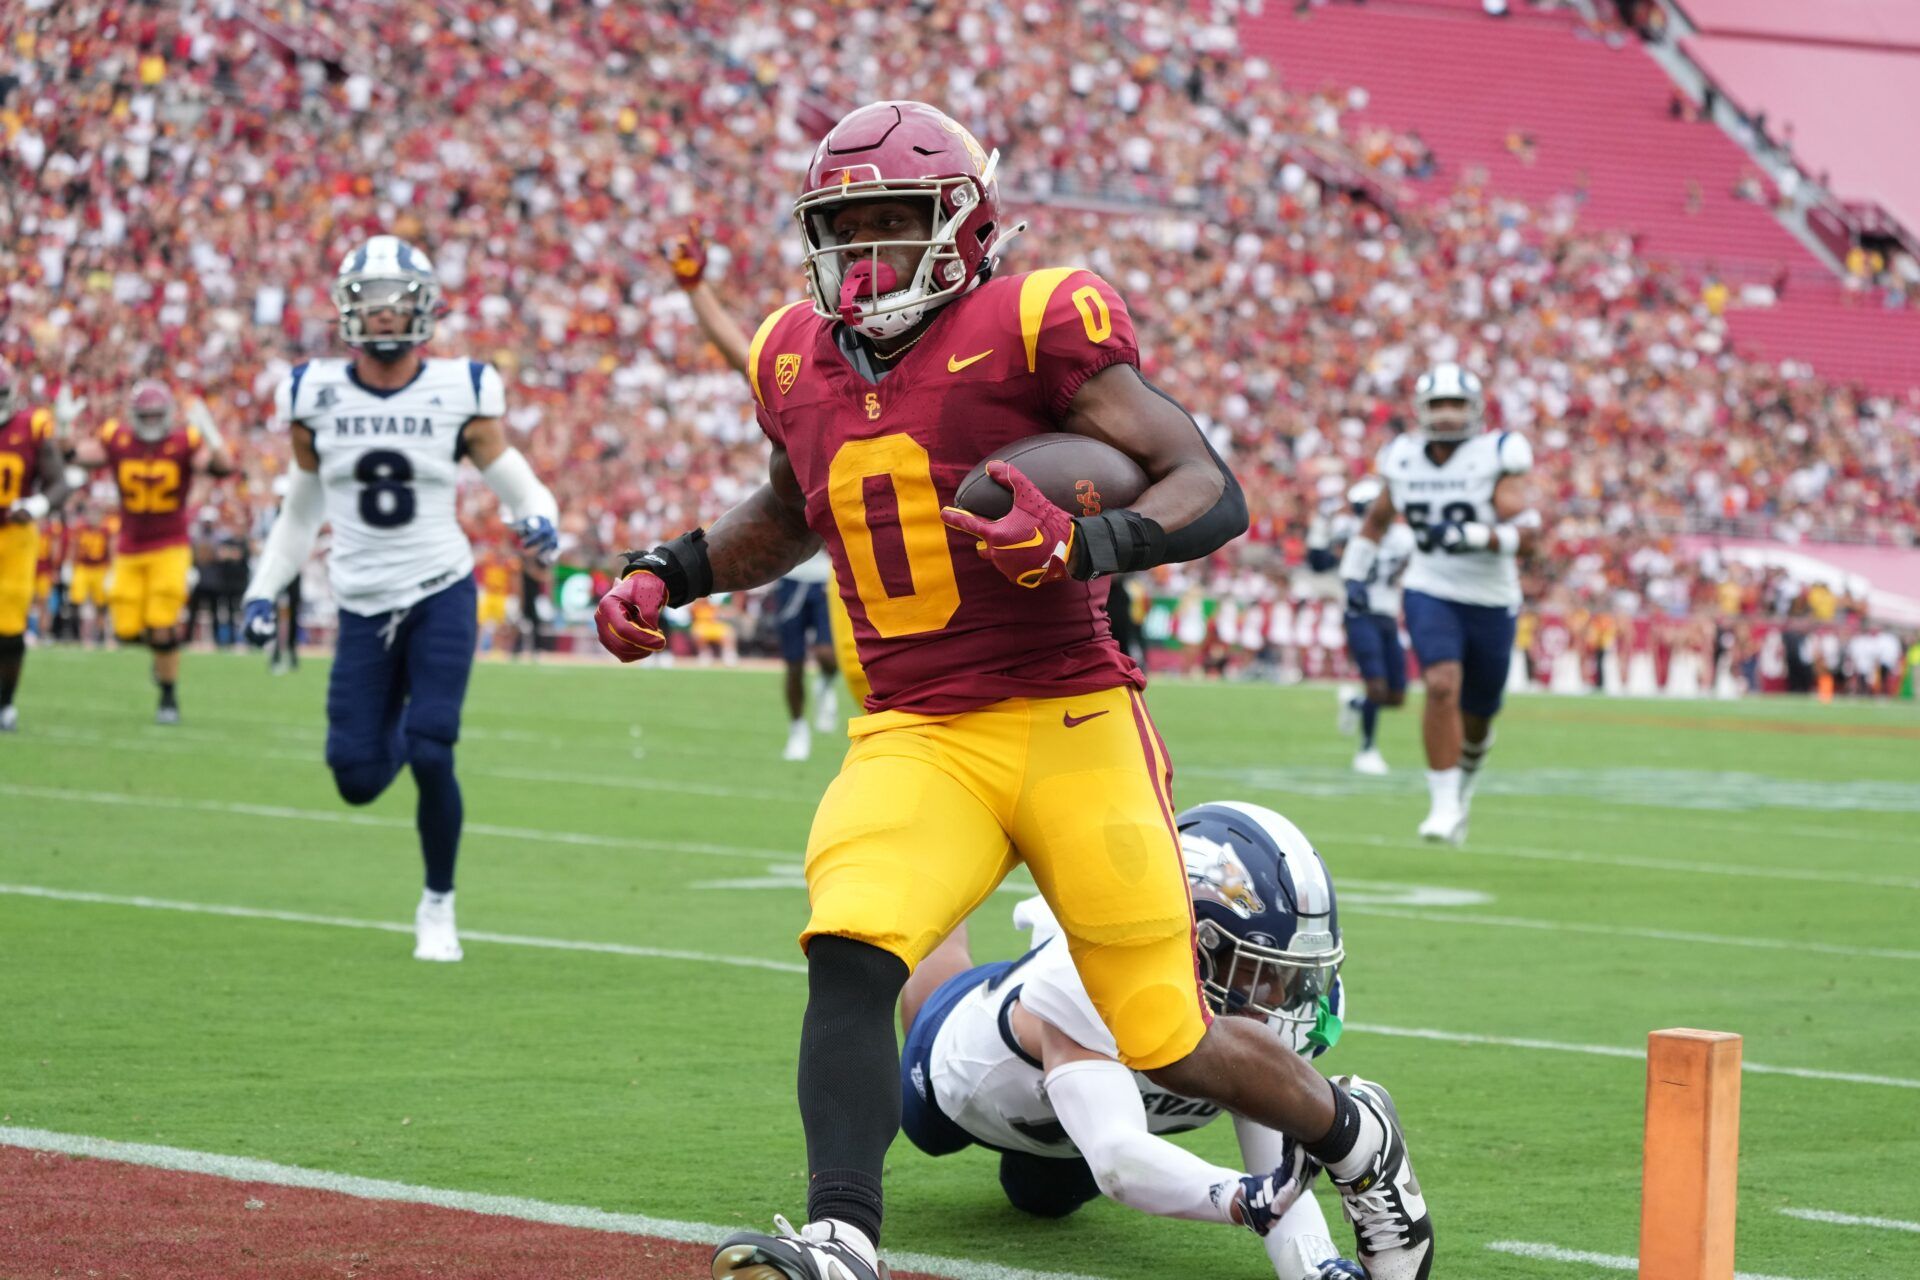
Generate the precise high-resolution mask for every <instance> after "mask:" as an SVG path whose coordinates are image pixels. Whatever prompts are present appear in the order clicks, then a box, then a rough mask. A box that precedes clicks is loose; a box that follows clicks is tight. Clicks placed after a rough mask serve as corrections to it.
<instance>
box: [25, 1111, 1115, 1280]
mask: <svg viewBox="0 0 1920 1280" xmlns="http://www.w3.org/2000/svg"><path fill="white" fill-rule="evenodd" d="M0 1146H9V1147H23V1148H25V1149H27V1150H29V1151H54V1152H58V1153H60V1154H62V1155H69V1156H84V1157H87V1158H89V1159H94V1160H117V1161H119V1162H121V1163H122V1164H138V1165H145V1166H147V1167H148V1168H151V1169H170V1170H173V1171H174V1172H176V1173H199V1174H206V1175H209V1176H211V1177H215V1178H229V1179H232V1180H233V1181H235V1182H265V1183H270V1184H272V1185H273V1186H277V1187H300V1188H304V1189H306V1190H311V1191H331V1192H333V1193H334V1194H336V1195H344V1196H352V1197H354V1198H355V1199H358V1200H397V1201H400V1202H402V1203H406V1204H427V1205H433V1206H435V1207H436V1208H440V1209H462V1210H465V1211H466V1212H468V1213H484V1214H488V1215H490V1216H492V1217H496V1218H518V1219H520V1220H522V1221H524V1222H543V1223H547V1224H549V1225H552V1226H556V1227H582V1228H585V1229H586V1230H589V1231H612V1232H618V1233H619V1234H621V1235H635V1236H655V1237H658V1238H660V1239H665V1240H678V1241H681V1242H683V1243H686V1244H718V1243H720V1241H722V1240H724V1239H726V1238H727V1237H728V1236H730V1235H732V1234H733V1233H734V1232H735V1231H738V1230H739V1229H740V1228H738V1227H722V1226H716V1225H714V1224H713V1223H710V1222H680V1221H676V1220H675V1219H672V1218H649V1217H646V1216H645V1215H643V1214H638V1213H611V1212H609V1211H607V1210H605V1209H591V1208H588V1207H586V1206H585V1205H571V1204H554V1203H552V1202H551V1201H547V1200H528V1199H523V1198H522V1197H520V1196H501V1195H489V1194H487V1193H485V1192H481V1191H449V1190H445V1189H442V1188H440V1187H421V1186H414V1185H411V1184H409V1183H405V1182H388V1181H386V1180H385V1179H382V1178H361V1177H356V1176H354V1175H353V1174H348V1173H329V1172H327V1171H326V1170H324V1169H302V1168H300V1167H299V1166H298V1165H290V1164H276V1163H274V1162H273V1161H271V1160H256V1159H253V1158H251V1157H248V1156H223V1155H216V1154H214V1153H213V1152H208V1151H189V1150H186V1149H184V1148H181V1147H162V1146H155V1145H151V1144H148V1143H144V1142H113V1141H110V1140H108V1139H106V1138H90V1137H87V1136H85V1135H83V1134H72V1133H51V1132H49V1131H47V1130H45V1129H16V1128H12V1127H9V1126H0ZM887 1260H888V1262H889V1263H890V1264H891V1265H893V1266H895V1267H898V1268H900V1269H902V1270H906V1271H922V1272H927V1273H929V1274H931V1275H936V1276H951V1277H952V1278H953V1280H1094V1278H1093V1277H1090V1276H1083V1275H1079V1274H1076V1273H1074V1272H1065V1271H1028V1270H1026V1269H1025V1268H1023V1267H1008V1266H1002V1265H1001V1264H1000V1263H997V1262H976V1261H974V1260H972V1259H970V1258H940V1257H934V1256H932V1255H930V1254H924V1253H893V1252H891V1251H889V1256H888V1259H887Z"/></svg>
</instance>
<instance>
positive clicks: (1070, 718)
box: [1060, 711, 1107, 729]
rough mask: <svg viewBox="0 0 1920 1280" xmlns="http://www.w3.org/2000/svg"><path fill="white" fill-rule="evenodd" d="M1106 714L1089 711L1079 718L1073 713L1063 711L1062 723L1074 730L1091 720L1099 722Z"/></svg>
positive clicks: (1061, 715) (1061, 714)
mask: <svg viewBox="0 0 1920 1280" xmlns="http://www.w3.org/2000/svg"><path fill="white" fill-rule="evenodd" d="M1105 714H1107V713H1106V712H1104V711H1089V712H1088V713H1087V714H1086V715H1084V716H1077V715H1075V714H1073V712H1071V711H1062V712H1061V713H1060V723H1061V724H1063V725H1065V726H1067V728H1069V729H1072V728H1075V727H1076V726H1078V725H1083V724H1085V723H1086V722H1087V721H1089V720H1098V719H1099V718H1100V717H1101V716H1103V715H1105Z"/></svg>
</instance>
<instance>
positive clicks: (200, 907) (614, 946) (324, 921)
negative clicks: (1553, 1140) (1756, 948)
mask: <svg viewBox="0 0 1920 1280" xmlns="http://www.w3.org/2000/svg"><path fill="white" fill-rule="evenodd" d="M0 895H13V896H16V897H26V898H42V899H48V900H51V901H54V902H79V903H92V904H95V905H102V906H114V907H139V908H145V909H148V910H154V911H186V912H196V913H199V914H203V915H214V916H232V917H237V918H239V919H249V920H280V921H285V922H288V923H292V924H318V925H331V926H333V927H336V928H343V929H374V930H379V931H381V932H385V933H410V932H411V931H412V929H413V926H412V925H407V924H396V923H389V922H386V921H378V920H355V919H350V918H347V917H344V916H322V915H310V914H307V913H305V912H299V911H275V910H269V909H267V908H264V907H238V906H225V905H221V904H218V903H203V902H179V901H175V900H173V899H168V898H148V897H140V896H136V895H123V894H111V893H89V892H85V891H82V890H78V889H52V888H47V887H45V886H43V885H30V884H0ZM460 936H461V938H462V939H463V940H465V941H469V942H493V943H499V944H501V945H504V946H514V947H543V948H547V949H550V950H556V951H590V952H598V953H601V954H605V955H616V956H634V957H637V958H640V959H651V960H690V961H696V962H699V963H702V964H731V965H738V966H741V967H744V968H753V969H768V970H772V971H773V972H775V973H796V974H797V973H805V972H806V966H805V965H802V964H799V963H797V962H792V961H786V960H762V959H758V958H754V957H748V956H723V955H709V954H707V953H705V952H700V951H673V950H667V949H664V948H659V947H635V946H628V945H626V944H625V943H618V942H575V941H572V940H570V939H566V938H539V937H532V936H529V935H526V934H517V933H476V932H470V931H468V930H465V929H463V930H461V932H460ZM1347 1025H1348V1027H1349V1028H1351V1029H1352V1030H1354V1031H1358V1032H1363V1033H1365V1034H1368V1035H1376V1036H1394V1037H1399V1038H1402V1039H1411V1040H1438V1041H1442V1042H1444V1043H1448V1044H1473V1045H1492V1046H1495V1047H1498V1048H1505V1049H1533V1050H1539V1051H1543V1052H1548V1053H1579V1054H1586V1055H1587V1056H1589V1057H1599V1058H1632V1059H1641V1058H1644V1057H1645V1056H1646V1054H1645V1051H1644V1050H1641V1049H1630V1048H1623V1047H1620V1046H1616V1045H1604V1044H1573V1043H1569V1042H1567V1041H1564V1040H1538V1039H1532V1038H1529V1037H1525V1036H1491V1035H1476V1034H1474V1033H1472V1032H1465V1031H1438V1030H1434V1029H1431V1028H1426V1027H1392V1026H1385V1025H1382V1024H1379V1023H1371V1022H1351V1023H1348V1024H1347ZM1741 1067H1742V1068H1743V1069H1744V1070H1746V1071H1749V1072H1751V1073H1753V1074H1754V1075H1776V1076H1794V1077H1796V1078H1798V1079H1802V1080H1829V1081H1833V1082H1836V1083H1839V1084H1867V1085H1881V1086H1885V1087H1888V1088H1894V1089H1920V1080H1907V1079H1902V1078H1901V1077H1899V1076H1877V1075H1867V1074H1863V1073H1860V1072H1853V1071H1823V1070H1820V1069H1818V1068H1815V1067H1775V1066H1768V1065H1766V1064H1764V1063H1759V1062H1744V1061H1743V1062H1742V1063H1741Z"/></svg>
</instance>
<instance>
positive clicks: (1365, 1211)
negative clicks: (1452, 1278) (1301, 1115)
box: [1323, 1076, 1433, 1280]
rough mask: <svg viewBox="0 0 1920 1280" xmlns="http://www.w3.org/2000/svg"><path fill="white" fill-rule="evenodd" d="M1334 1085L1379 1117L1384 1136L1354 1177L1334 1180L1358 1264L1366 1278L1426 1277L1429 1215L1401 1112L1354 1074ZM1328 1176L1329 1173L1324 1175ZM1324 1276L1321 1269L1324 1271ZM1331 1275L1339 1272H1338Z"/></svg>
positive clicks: (1430, 1238) (1430, 1244)
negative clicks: (1415, 1175)
mask: <svg viewBox="0 0 1920 1280" xmlns="http://www.w3.org/2000/svg"><path fill="white" fill-rule="evenodd" d="M1339 1083H1340V1084H1341V1086H1343V1087H1344V1088H1345V1089H1346V1091H1347V1093H1348V1094H1349V1095H1351V1096H1352V1098H1353V1102H1354V1105H1355V1106H1358V1107H1364V1108H1365V1109H1366V1110H1367V1111H1369V1112H1371V1113H1372V1114H1373V1118H1374V1119H1375V1120H1377V1121H1379V1123H1380V1126H1381V1128H1382V1129H1383V1130H1384V1132H1385V1140H1384V1141H1383V1142H1382V1143H1381V1144H1380V1150H1378V1151H1376V1152H1375V1153H1374V1154H1373V1156H1372V1157H1371V1158H1370V1159H1369V1160H1368V1161H1367V1167H1366V1169H1365V1171H1364V1172H1362V1173H1361V1174H1360V1176H1359V1177H1357V1178H1352V1179H1349V1180H1348V1181H1345V1182H1342V1181H1340V1180H1339V1179H1337V1178H1335V1179H1333V1185H1334V1186H1335V1187H1336V1188H1338V1189H1339V1192H1340V1207H1341V1209H1342V1210H1344V1211H1345V1213H1346V1215H1347V1221H1348V1222H1351V1223H1352V1224H1353V1238H1354V1241H1355V1243H1356V1244H1357V1245H1358V1246H1359V1248H1358V1253H1359V1256H1360V1264H1361V1265H1362V1266H1363V1267H1365V1268H1366V1274H1367V1276H1368V1278H1369V1280H1427V1278H1428V1276H1429V1275H1431V1274H1432V1272H1433V1216H1432V1215H1431V1214H1429V1213H1428V1212H1427V1201H1426V1197H1425V1196H1423V1195H1421V1193H1420V1180H1419V1179H1418V1178H1416V1177H1414V1176H1413V1165H1412V1163H1411V1162H1410V1161H1409V1160H1408V1159H1407V1141H1406V1137H1405V1135H1403V1134H1402V1133H1401V1132H1400V1116H1399V1114H1398V1113H1397V1112H1395V1111H1394V1109H1393V1099H1392V1098H1391V1097H1389V1096H1388V1095H1387V1091H1386V1090H1385V1089H1382V1088H1381V1087H1380V1086H1379V1085H1377V1084H1374V1083H1373V1082H1371V1081H1369V1080H1362V1079H1361V1078H1360V1077H1358V1076H1343V1077H1342V1078H1341V1079H1340V1081H1339ZM1329 1176H1331V1175H1329ZM1323 1274H1324V1273H1323ZM1335 1274H1338V1273H1337V1272H1336V1273H1335Z"/></svg>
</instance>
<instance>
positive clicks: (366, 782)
mask: <svg viewBox="0 0 1920 1280" xmlns="http://www.w3.org/2000/svg"><path fill="white" fill-rule="evenodd" d="M392 781H393V771H392V770H391V769H389V768H388V767H387V766H386V765H384V764H380V763H378V762H375V761H367V762H364V763H355V764H337V765H334V766H333V785H334V786H335V787H336V788H338V789H339V792H340V798H341V799H342V800H345V801H346V802H347V803H348V804H372V803H373V802H374V801H375V800H378V799H379V798H380V793H381V792H383V791H385V790H386V789H387V784H388V783H389V782H392Z"/></svg>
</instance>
